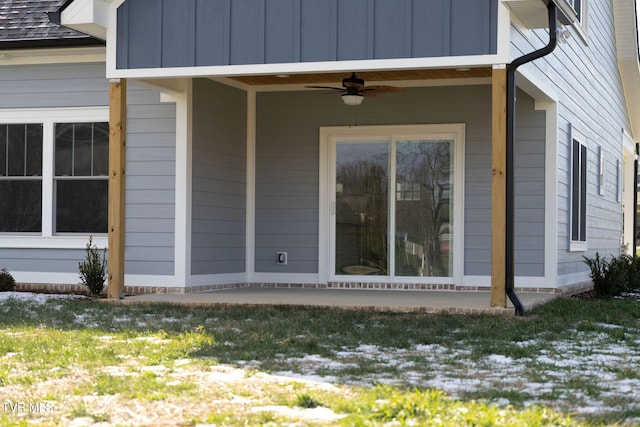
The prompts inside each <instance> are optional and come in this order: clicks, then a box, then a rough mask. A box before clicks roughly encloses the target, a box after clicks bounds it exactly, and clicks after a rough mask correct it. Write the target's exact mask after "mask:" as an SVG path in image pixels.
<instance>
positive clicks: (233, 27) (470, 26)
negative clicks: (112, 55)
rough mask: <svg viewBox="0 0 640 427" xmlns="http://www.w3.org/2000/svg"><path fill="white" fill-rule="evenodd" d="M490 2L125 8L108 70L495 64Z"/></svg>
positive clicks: (169, 3) (319, 0)
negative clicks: (429, 60)
mask: <svg viewBox="0 0 640 427" xmlns="http://www.w3.org/2000/svg"><path fill="white" fill-rule="evenodd" d="M497 21H498V0H413V1H411V0H402V1H399V0H352V1H338V0H216V1H212V0H189V1H180V2H177V1H173V0H159V1H156V0H128V1H126V2H125V3H123V4H122V5H121V6H120V7H119V8H118V27H117V59H116V68H118V69H127V68H128V69H135V68H163V67H186V66H191V67H192V66H217V65H238V64H273V63H297V62H321V61H336V60H338V61H345V60H367V59H390V58H416V57H442V56H461V55H483V54H494V53H496V51H497Z"/></svg>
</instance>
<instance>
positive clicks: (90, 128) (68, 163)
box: [54, 123, 109, 233]
mask: <svg viewBox="0 0 640 427" xmlns="http://www.w3.org/2000/svg"><path fill="white" fill-rule="evenodd" d="M108 163H109V124H108V123H56V124H55V178H54V180H55V200H56V206H55V212H56V213H55V231H56V232H57V233H74V232H89V233H106V232H107V194H108V184H109V182H108V172H107V169H108V166H109V164H108Z"/></svg>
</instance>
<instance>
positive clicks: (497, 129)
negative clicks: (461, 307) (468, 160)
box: [491, 65, 507, 307]
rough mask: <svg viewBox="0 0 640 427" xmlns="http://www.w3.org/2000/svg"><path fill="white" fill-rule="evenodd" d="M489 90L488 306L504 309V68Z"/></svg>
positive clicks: (495, 73)
mask: <svg viewBox="0 0 640 427" xmlns="http://www.w3.org/2000/svg"><path fill="white" fill-rule="evenodd" d="M491 88H492V90H491V115H492V120H491V129H492V130H491V175H492V177H491V306H492V307H498V306H500V307H506V305H507V297H506V280H505V278H506V272H505V254H506V251H505V244H506V243H505V235H506V201H507V191H506V164H507V155H506V147H507V68H506V66H504V65H503V66H494V68H493V72H492V75H491Z"/></svg>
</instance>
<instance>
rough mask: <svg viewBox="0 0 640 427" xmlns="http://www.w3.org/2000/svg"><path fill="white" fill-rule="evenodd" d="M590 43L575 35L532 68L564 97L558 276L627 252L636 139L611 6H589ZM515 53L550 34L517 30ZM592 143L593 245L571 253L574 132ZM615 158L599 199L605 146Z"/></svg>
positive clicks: (590, 229) (560, 104) (589, 218)
mask: <svg viewBox="0 0 640 427" xmlns="http://www.w3.org/2000/svg"><path fill="white" fill-rule="evenodd" d="M588 12H589V15H588V19H587V23H588V28H587V29H586V30H587V33H588V39H587V41H586V43H585V41H584V40H583V39H582V38H581V37H580V36H579V35H578V34H576V33H575V31H574V33H573V34H572V37H571V38H569V39H568V40H567V41H566V43H562V44H559V45H558V47H557V48H556V50H555V51H554V52H553V54H552V55H550V56H549V57H547V58H545V59H542V60H538V61H536V62H535V63H534V64H530V65H528V67H530V68H529V71H530V72H531V73H532V75H534V76H535V77H536V78H537V79H538V80H539V81H541V82H544V84H545V85H546V86H548V87H550V89H552V90H553V91H554V92H556V93H557V94H558V145H557V146H558V153H557V158H558V199H557V227H558V237H557V245H558V251H557V263H558V265H557V273H558V275H559V276H563V275H570V274H575V273H580V272H582V273H586V272H587V271H588V269H587V266H586V265H585V264H584V262H583V258H582V257H583V255H586V256H594V255H595V253H596V252H599V253H600V255H603V256H610V255H618V254H619V253H620V242H621V233H622V206H621V204H620V203H619V202H618V201H617V195H616V185H615V168H616V160H622V148H621V141H622V130H626V131H627V132H629V134H631V131H630V123H629V119H628V114H627V110H626V104H625V99H624V91H623V87H622V81H621V78H620V74H619V70H618V66H617V62H616V41H615V33H614V21H613V6H612V4H611V2H596V1H591V2H589V9H588ZM511 36H512V46H513V48H514V55H520V54H521V53H527V52H529V51H531V50H532V49H533V48H537V47H539V46H540V45H541V44H542V43H545V42H546V40H547V38H548V36H547V35H545V34H544V33H543V32H540V31H536V32H531V34H530V36H529V38H528V39H526V38H524V37H523V35H522V34H521V33H520V32H519V31H516V30H515V29H514V30H512V33H511ZM572 127H574V128H575V129H577V130H579V131H580V132H581V133H583V134H585V136H586V137H587V149H588V154H587V155H588V165H587V247H588V250H587V251H586V252H581V251H578V252H571V251H570V250H569V247H570V242H569V241H570V237H569V213H570V194H571V193H570V182H571V180H570V170H571V163H570V159H571V156H570V149H571V128H572ZM600 146H601V147H602V148H603V149H605V150H606V152H607V158H606V177H605V194H604V195H603V196H601V195H599V194H598V163H599V158H598V147H600Z"/></svg>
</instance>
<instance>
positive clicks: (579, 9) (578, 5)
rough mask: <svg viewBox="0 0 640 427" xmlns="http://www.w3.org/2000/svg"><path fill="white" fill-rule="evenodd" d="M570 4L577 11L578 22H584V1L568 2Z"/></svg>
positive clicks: (574, 0)
mask: <svg viewBox="0 0 640 427" xmlns="http://www.w3.org/2000/svg"><path fill="white" fill-rule="evenodd" d="M568 1H569V4H570V5H571V7H572V8H573V10H575V12H576V16H577V17H578V21H582V2H583V0H568Z"/></svg>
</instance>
